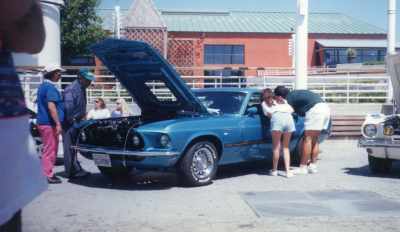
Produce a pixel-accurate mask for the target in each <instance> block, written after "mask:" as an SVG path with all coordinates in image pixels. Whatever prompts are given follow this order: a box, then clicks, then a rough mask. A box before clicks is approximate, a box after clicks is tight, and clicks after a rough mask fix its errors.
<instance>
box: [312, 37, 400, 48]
mask: <svg viewBox="0 0 400 232" xmlns="http://www.w3.org/2000/svg"><path fill="white" fill-rule="evenodd" d="M317 43H319V44H320V45H321V46H322V47H330V48H386V47H387V40H384V39H380V40H379V39H375V40H372V39H369V40H367V39H318V40H317ZM396 47H397V48H399V47H400V44H399V43H397V44H396Z"/></svg>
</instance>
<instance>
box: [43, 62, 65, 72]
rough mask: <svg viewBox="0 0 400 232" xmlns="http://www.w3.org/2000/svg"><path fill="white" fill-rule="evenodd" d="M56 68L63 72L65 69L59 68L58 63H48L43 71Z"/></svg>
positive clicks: (51, 70)
mask: <svg viewBox="0 0 400 232" xmlns="http://www.w3.org/2000/svg"><path fill="white" fill-rule="evenodd" d="M57 70H58V71H60V72H65V69H63V68H61V66H60V65H56V64H50V65H48V66H46V67H45V68H44V71H45V72H46V73H49V72H54V71H57Z"/></svg>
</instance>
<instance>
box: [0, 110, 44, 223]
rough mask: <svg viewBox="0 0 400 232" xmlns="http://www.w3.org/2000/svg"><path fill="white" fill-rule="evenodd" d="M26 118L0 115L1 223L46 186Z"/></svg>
mask: <svg viewBox="0 0 400 232" xmlns="http://www.w3.org/2000/svg"><path fill="white" fill-rule="evenodd" d="M28 118H29V116H20V117H12V118H8V119H7V118H6V119H4V118H2V119H0V128H1V129H0V148H1V151H0V188H1V189H0V225H1V224H4V223H6V222H7V221H8V220H10V219H11V217H12V216H13V215H14V214H15V213H16V212H17V211H18V210H20V209H22V208H23V207H24V206H25V205H27V204H28V203H29V202H31V201H32V200H33V199H34V198H35V197H36V196H37V195H39V194H40V193H41V192H43V191H44V190H45V189H46V188H47V182H46V178H45V176H44V175H43V174H42V168H41V166H40V162H39V158H38V157H39V156H38V154H37V153H36V149H35V144H34V142H33V139H32V137H31V136H30V134H29V122H28ZM10 132H12V133H10Z"/></svg>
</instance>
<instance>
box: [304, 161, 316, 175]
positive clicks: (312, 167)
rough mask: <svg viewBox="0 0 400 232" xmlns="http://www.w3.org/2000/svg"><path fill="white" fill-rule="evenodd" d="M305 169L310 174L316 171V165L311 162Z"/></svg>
mask: <svg viewBox="0 0 400 232" xmlns="http://www.w3.org/2000/svg"><path fill="white" fill-rule="evenodd" d="M307 170H308V173H310V174H313V173H317V172H318V169H317V165H315V164H313V163H310V164H309V165H308V166H307Z"/></svg>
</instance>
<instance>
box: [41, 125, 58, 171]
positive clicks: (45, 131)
mask: <svg viewBox="0 0 400 232" xmlns="http://www.w3.org/2000/svg"><path fill="white" fill-rule="evenodd" d="M38 130H39V133H40V136H41V137H42V141H43V149H42V158H41V162H42V168H43V173H44V175H45V176H47V177H53V175H54V173H53V168H54V164H55V161H56V156H57V150H58V136H57V134H56V131H55V128H53V127H51V126H48V125H39V126H38Z"/></svg>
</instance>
